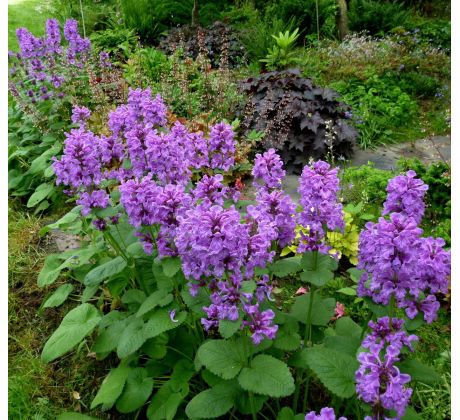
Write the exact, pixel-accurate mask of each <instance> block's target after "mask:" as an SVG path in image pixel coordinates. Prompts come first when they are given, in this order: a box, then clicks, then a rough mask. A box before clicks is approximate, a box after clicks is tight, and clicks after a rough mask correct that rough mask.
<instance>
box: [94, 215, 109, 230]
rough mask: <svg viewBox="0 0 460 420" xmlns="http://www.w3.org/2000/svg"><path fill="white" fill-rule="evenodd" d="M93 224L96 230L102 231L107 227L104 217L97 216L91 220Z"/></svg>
mask: <svg viewBox="0 0 460 420" xmlns="http://www.w3.org/2000/svg"><path fill="white" fill-rule="evenodd" d="M93 225H94V227H95V228H96V229H97V230H100V231H103V230H105V228H106V227H107V223H106V222H105V220H104V219H101V218H99V217H98V218H97V219H94V220H93Z"/></svg>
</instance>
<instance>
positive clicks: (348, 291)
mask: <svg viewBox="0 0 460 420" xmlns="http://www.w3.org/2000/svg"><path fill="white" fill-rule="evenodd" d="M337 292H338V293H342V294H343V295H347V296H356V289H353V288H352V287H342V288H341V289H339V290H337Z"/></svg>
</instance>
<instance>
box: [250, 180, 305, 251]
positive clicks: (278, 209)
mask: <svg viewBox="0 0 460 420" xmlns="http://www.w3.org/2000/svg"><path fill="white" fill-rule="evenodd" d="M247 211H248V214H250V215H251V216H252V217H253V218H254V220H256V221H257V222H258V223H265V224H269V225H270V226H271V227H272V228H273V229H274V230H275V232H276V237H275V238H274V240H278V242H279V244H280V246H286V245H288V244H290V243H291V242H292V241H293V240H294V238H295V227H296V212H295V204H294V203H293V201H292V199H291V197H289V196H288V195H286V194H285V193H284V192H283V191H280V190H275V191H272V192H271V193H269V192H267V191H266V190H263V189H261V190H260V191H259V192H258V193H257V206H255V207H254V206H248V208H247Z"/></svg>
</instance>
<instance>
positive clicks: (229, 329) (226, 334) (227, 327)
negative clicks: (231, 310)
mask: <svg viewBox="0 0 460 420" xmlns="http://www.w3.org/2000/svg"><path fill="white" fill-rule="evenodd" d="M242 322H243V321H242V319H237V320H236V321H230V320H229V319H221V320H220V321H219V334H220V335H221V336H222V337H223V338H230V337H231V336H232V335H233V334H235V333H236V332H237V331H238V330H239V329H240V328H241V324H242Z"/></svg>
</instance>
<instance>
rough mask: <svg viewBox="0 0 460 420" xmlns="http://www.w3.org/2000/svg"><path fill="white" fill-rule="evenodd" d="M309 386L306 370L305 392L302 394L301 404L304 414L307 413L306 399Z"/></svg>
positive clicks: (308, 373)
mask: <svg viewBox="0 0 460 420" xmlns="http://www.w3.org/2000/svg"><path fill="white" fill-rule="evenodd" d="M309 385H310V371H309V370H307V379H306V381H305V391H304V394H303V404H302V408H303V410H302V412H303V413H305V412H306V411H307V398H308V387H309Z"/></svg>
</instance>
